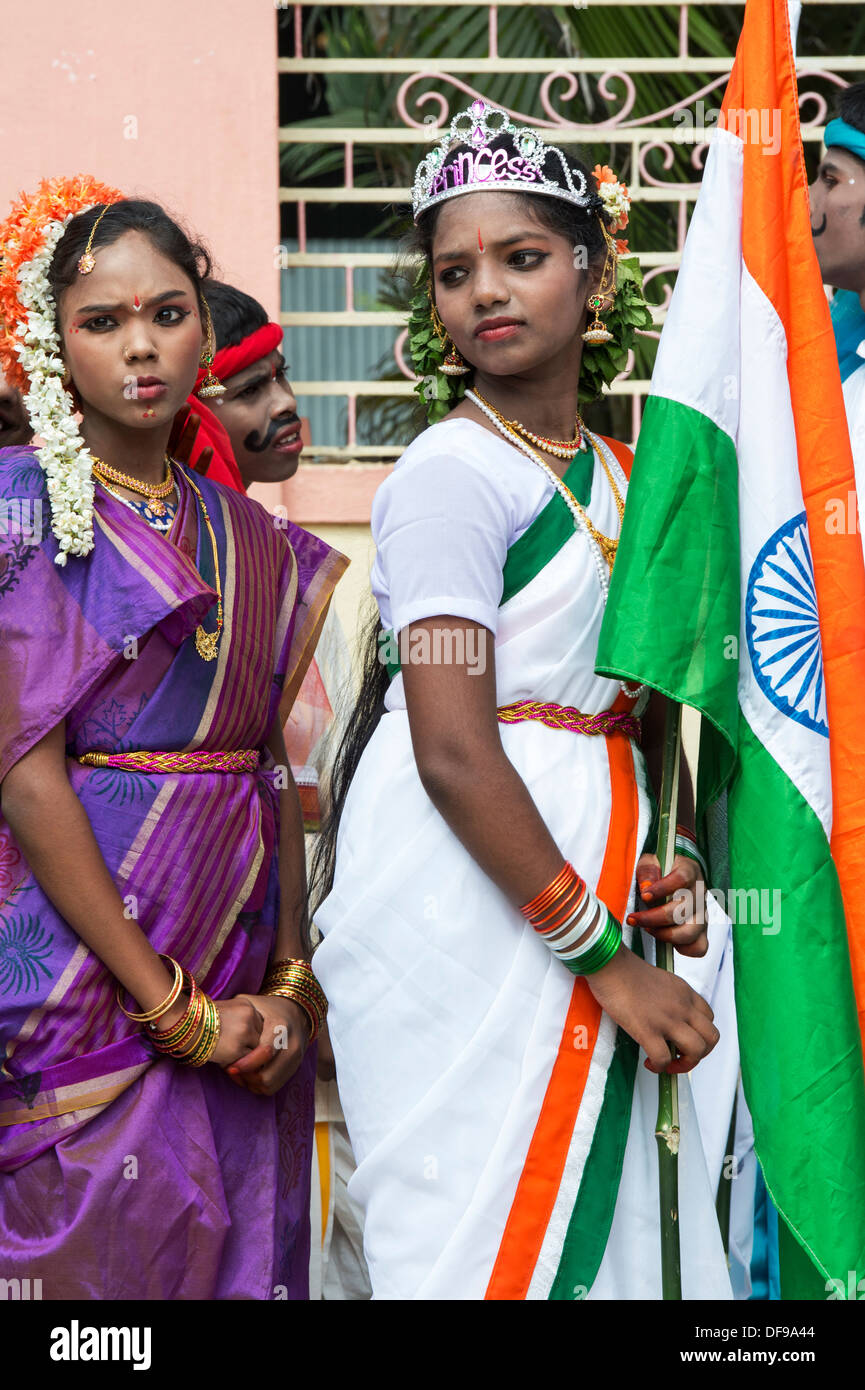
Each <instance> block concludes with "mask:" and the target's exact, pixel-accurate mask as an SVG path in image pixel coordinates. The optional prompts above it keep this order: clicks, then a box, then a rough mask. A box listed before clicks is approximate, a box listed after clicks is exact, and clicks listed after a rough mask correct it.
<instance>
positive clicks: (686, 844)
mask: <svg viewBox="0 0 865 1390" xmlns="http://www.w3.org/2000/svg"><path fill="white" fill-rule="evenodd" d="M676 853H677V854H682V855H684V857H685V858H686V859H693V861H694V863H695V864H697V865H698V866H699V868H700V870H701V871H702V874H703V882H704V883H707V882H708V880H709V870H708V868H707V866H706V861H705V859H704V858H703V856H702V854H701V853H700V851H699V850H698V849H697V846H696V845H695V844H694V841H693V840H689V839H686V837H685V836H684V835H677V836H676Z"/></svg>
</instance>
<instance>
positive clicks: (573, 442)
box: [472, 387, 589, 459]
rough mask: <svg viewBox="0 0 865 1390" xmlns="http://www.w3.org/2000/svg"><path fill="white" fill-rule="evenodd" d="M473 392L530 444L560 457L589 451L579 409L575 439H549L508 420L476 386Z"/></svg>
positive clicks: (484, 404)
mask: <svg viewBox="0 0 865 1390" xmlns="http://www.w3.org/2000/svg"><path fill="white" fill-rule="evenodd" d="M472 394H473V395H474V397H475V399H476V400H477V402H478V404H479V405H482V406H487V407H488V408H489V409H490V410H491V411H492V412H493V414H494V415H495V417H496V419H497V420H500V421H501V422H502V424H503V425H508V426H509V428H510V429H512V430H515V431H516V433H517V434H518V435H519V436H520V438H521V439H525V440H527V441H528V442H529V444H534V445H535V446H536V447H537V448H538V449H543V451H544V453H545V454H552V455H553V456H554V458H558V459H572V458H573V457H574V454H576V453H578V452H579V453H581V454H585V453H587V452H588V447H589V445H588V441H587V439H586V436H585V428H586V427H585V425H584V424H583V422H582V420H581V419H580V412H579V411H577V416H576V420H575V421H574V428H575V430H576V431H577V432H576V434H575V435H574V437H573V439H549V438H548V437H547V436H546V435H545V434H533V433H532V431H531V430H530V429H528V428H527V427H526V426H525V425H524V424H523V423H522V422H521V421H520V420H506V419H505V417H504V415H503V414H502V412H501V411H500V410H496V408H495V406H494V405H493V403H492V401H488V400H487V398H486V396H482V395H481V393H480V391H478V390H477V388H476V387H475V388H474V389H473V392H472Z"/></svg>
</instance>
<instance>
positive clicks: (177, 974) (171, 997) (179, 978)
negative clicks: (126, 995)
mask: <svg viewBox="0 0 865 1390" xmlns="http://www.w3.org/2000/svg"><path fill="white" fill-rule="evenodd" d="M159 959H160V960H167V961H170V962H171V964H172V965H173V966H174V983H173V985H172V986H171V989H170V990H169V991H168V994H167V995H166V996H165V998H164V999H163V1001H162V1003H161V1004H158V1005H157V1006H156V1008H155V1009H149V1010H148V1012H147V1013H144V1014H133V1013H130V1011H129V1009H124V1007H123V1004H122V1002H121V1001H122V998H123V986H122V985H118V986H117V991H116V994H115V998H116V1000H117V1007H118V1008H119V1010H120V1012H121V1013H122V1014H125V1015H126V1017H127V1018H131V1019H132V1022H133V1023H153V1022H154V1021H155V1020H156V1019H157V1018H161V1017H162V1015H163V1014H167V1013H168V1010H169V1009H170V1008H171V1006H172V1004H174V1003H175V1002H176V1001H177V999H178V998H179V996H180V991H181V989H182V988H183V966H182V965H178V963H177V961H176V960H175V959H174V958H173V956H163V955H162V954H161V953H160V956H159Z"/></svg>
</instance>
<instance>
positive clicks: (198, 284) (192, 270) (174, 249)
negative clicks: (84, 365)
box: [48, 198, 212, 318]
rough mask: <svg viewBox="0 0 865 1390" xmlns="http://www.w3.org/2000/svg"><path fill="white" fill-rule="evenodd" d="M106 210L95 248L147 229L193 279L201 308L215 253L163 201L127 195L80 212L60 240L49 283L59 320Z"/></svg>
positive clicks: (154, 242) (161, 249) (165, 253)
mask: <svg viewBox="0 0 865 1390" xmlns="http://www.w3.org/2000/svg"><path fill="white" fill-rule="evenodd" d="M103 212H104V216H102V217H101V220H100V221H99V225H98V227H96V230H95V232H94V235H93V242H92V246H91V249H92V250H93V251H98V250H99V248H100V247H101V246H111V245H112V244H113V243H114V242H115V241H118V240H119V238H120V237H122V236H123V235H124V233H125V232H142V233H143V234H144V236H146V237H147V238H148V240H149V241H150V242H151V243H152V245H153V246H154V248H155V249H156V250H157V251H158V252H159V253H160V254H161V255H163V256H165V258H166V260H169V261H173V263H174V264H175V265H176V266H177V267H178V268H179V269H180V270H182V271H183V273H184V274H185V275H187V276H188V277H189V279H190V280H191V281H192V283H193V285H194V286H195V293H196V295H197V297H198V307H199V309H201V308H202V303H203V295H202V284H203V282H204V280H205V279H206V278H207V277H208V276H209V275H210V273H211V269H212V266H211V260H210V253H209V252H208V250H207V248H206V247H205V246H203V245H202V244H201V243H200V242H198V241H193V240H192V238H191V237H189V236H187V234H186V232H185V231H184V230H183V228H182V227H181V226H180V225H179V224H178V223H177V222H175V221H174V219H173V218H172V217H169V215H168V213H167V212H166V211H165V209H164V208H163V207H160V205H159V204H158V203H150V202H146V201H145V200H143V199H140V198H122V199H121V200H120V201H119V202H117V203H111V204H110V205H109V207H108V209H107V211H105V210H104V205H103V204H100V205H99V206H98V207H92V208H88V209H87V211H86V212H79V213H78V214H77V215H76V216H75V217H73V218H72V220H71V221H70V222H69V225H68V226H67V228H66V230H65V232H64V233H63V235H62V237H61V238H60V240H59V241H58V243H57V246H56V248H55V251H54V256H53V258H52V261H51V265H50V267H49V269H48V287H49V289H50V291H51V295H52V297H53V299H54V303H55V305H56V306H57V307H56V310H55V312H56V314H57V316H58V318H59V313H60V296H61V295H62V293H63V291H64V290H68V289H69V287H70V286H71V285H74V284H75V283H76V281H77V279H78V262H79V260H80V259H81V256H82V255H83V253H84V248H85V247H86V245H87V242H88V239H89V237H90V233H91V232H93V229H94V226H95V224H96V220H97V218H100V214H102V213H103Z"/></svg>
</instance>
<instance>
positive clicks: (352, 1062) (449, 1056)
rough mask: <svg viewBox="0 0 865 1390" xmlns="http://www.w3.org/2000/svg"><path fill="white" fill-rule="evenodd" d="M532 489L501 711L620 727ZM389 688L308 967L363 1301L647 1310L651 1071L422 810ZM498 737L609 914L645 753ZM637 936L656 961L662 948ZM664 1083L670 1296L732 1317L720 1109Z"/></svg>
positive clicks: (572, 561)
mask: <svg viewBox="0 0 865 1390" xmlns="http://www.w3.org/2000/svg"><path fill="white" fill-rule="evenodd" d="M446 424H447V422H446ZM445 428H446V426H444V427H443V426H439V427H435V428H434V429H433V430H431V431H427V432H426V434H425V435H423V436H421V439H420V440H419V441H417V442H416V444H415V445H413V446H412V449H411V450H409V454H413V457H415V458H416V457H417V454H418V451H419V450H423V449H424V448H426V449H427V450H431V449H432V448H433V444H434V440H431V439H430V436H435V435H436V430H439V431H441V430H442V429H445ZM466 429H468V431H469V433H468V434H465V430H466ZM479 429H480V427H479V426H476V425H472V424H471V423H470V422H464V421H463V422H459V426H458V425H457V423H456V422H453V424H452V426H451V430H450V433H449V435H448V436H447V444H448V447H449V448H450V449H452V450H456V451H457V452H458V451H459V445H460V441H461V440H462V439H464V440H465V442H466V445H467V447H469V446H470V447H471V448H472V449H477V447H478V440H479V435H478V431H479ZM472 431H473V432H474V433H472ZM445 437H446V436H444V435H440V438H441V439H444V438H445ZM486 439H487V441H489V440H490V436H489V435H487V436H486ZM482 443H483V441H482ZM484 447H488V448H489V450H491V451H495V449H497V448H498V450H499V455H498V456H499V457H501V454H500V450H501V448H504V449H508V450H510V453H511V454H513V455H514V456H515V460H520V462H519V463H517V462H515V461H514V460H510V461H509V466H511V465H512V466H513V467H514V468H515V469H517V470H518V469H519V467H520V466H521V467H522V468H523V469H524V470H525V477H526V481H527V487H534V488H537V486H538V484H537V480H536V476H535V473H536V470H534V469H533V466H532V464H531V463H530V462H529V461H528V460H526V459H525V458H522V456H520V455H519V454H517V451H515V450H512V449H510V446H508V445H505V444H504V443H503V441H502V442H500V441H497V440H495V439H492V440H491V442H490V443H489V444H488V446H487V444H486V443H484ZM597 450H603V451H604V453H605V456H606V458H607V462H608V465H609V466H610V467H611V468H612V469H613V471H614V473H615V476H616V477H617V479H618V482H619V486H620V488H621V490H622V491H623V492H624V491H625V489H626V487H627V483H626V479H625V476H624V474H623V472H622V469H621V467H620V465H619V463H618V461H617V458H616V456H615V454H614V453H613V452H612V451H611V450H610V449H609V448H608V447H607V446H606V445H605V444H604V443H601V442H598V444H597V449H596V453H595V457H594V463H593V473H592V474H591V500H590V503H589V507H588V511H589V515H590V516H591V518H592V521H593V522H594V524H595V525H596V526H597V527H598V528H599V529H600V530H601V531H602V532H604V533H605V534H607V535H616V534H617V530H618V519H617V516H616V510H615V505H614V500H613V498H612V495H611V490H610V487H609V484H608V483H607V481H606V478H605V475H604V472H603V470H602V468H601V466H600V461H599V458H598V452H597ZM406 457H408V455H406V456H404V458H406ZM398 467H399V465H398ZM544 486H545V487H547V488H548V491H547V492H546V493H545V494H544V495H543V496H542V497H541V501H540V505H539V506H537V507H536V509H535V515H534V520H532V521H531V524H530V525H529V526H528V527H527V528H523V529H522V531H521V534H520V535H519V536H518V538H517V539H516V540H512V539H511V538H510V537H505V545H506V546H509V549H508V551H507V561H506V563H505V565H504V570H503V574H502V582H501V600H500V606H499V608H498V613H497V617H496V620H495V660H496V688H497V697H498V703H499V705H505V704H509V703H511V702H514V701H518V700H522V699H537V700H546V701H555V702H556V703H558V704H561V705H571V706H576V707H577V708H578V709H580V710H582V711H583V712H586V713H595V712H598V711H601V710H607V709H610V708H611V707H612V706H613V704H614V702H615V701H616V700H617V698H618V699H619V701H620V704H619V707H625V708H627V707H628V706H627V703H625V704H624V705H623V704H622V697H621V693H620V688H619V686H618V684H617V683H616V682H613V681H610V680H607V679H604V678H601V677H599V676H597V675H596V674H595V671H594V661H595V651H596V646H597V640H598V633H599V630H600V625H601V618H602V613H603V599H602V595H601V591H600V586H599V583H598V576H597V572H596V570H595V566H594V562H593V559H592V555H591V553H590V550H589V547H588V545H587V543H586V541H585V539H584V537H583V536H582V535H581V534H579V533H576V532H575V531H574V529H573V524H572V522H571V519H570V514H569V513H568V512H567V508H565V507H564V504H563V503H562V502H561V499H560V498H559V497H558V495H557V494H553V491H552V488H551V486H549V485H548V484H544ZM563 511H564V518H563V516H562V512H563ZM434 611H435V612H438V611H441V612H446V613H449V612H452V611H454V610H453V609H450V608H447V609H442V610H434ZM432 615H433V614H432V613H430V614H429V615H428V616H432ZM420 616H421V614H419V613H415V614H414V617H415V618H418V617H420ZM401 687H402V680H401V678H399V677H397V680H395V681H394V682H393V685H392V687H391V704H392V708H390V710H389V711H388V712H387V713H386V714H385V715H384V716H383V718H382V719H381V721H380V723H379V725H378V727H377V728H376V730H375V733H374V734H373V737H372V739H371V741H370V743H369V744H368V746H367V748H366V750H365V752H364V754H363V757H362V760H361V762H360V765H359V768H358V770H357V773H356V775H355V778H354V781H353V783H352V785H351V788H350V791H349V795H348V799H347V801H346V805H345V808H344V812H343V819H342V824H341V827H340V832H339V839H338V846H337V863H336V875H335V880H334V885H333V889H332V891H331V893H330V895H329V896H328V898H327V899H326V901H325V902H324V903H323V904H322V906H321V907H320V908H319V910H318V912H317V914H316V922H317V925H318V927H319V929H320V930H321V932H322V934H323V936H324V940H323V943H322V945H321V946H320V947H319V949H318V951H317V953H316V956H315V970H316V974H317V975H318V977H319V979H320V980H321V983H322V985H323V987H324V989H325V991H326V993H327V996H328V999H329V1001H330V1015H329V1023H330V1032H331V1037H332V1040H333V1047H334V1053H335V1057H336V1064H337V1073H338V1077H339V1089H340V1096H341V1099H342V1104H343V1108H344V1111H345V1116H346V1122H347V1125H348V1130H349V1135H350V1138H351V1142H352V1146H353V1149H354V1153H355V1157H356V1160H357V1171H356V1172H355V1174H354V1176H353V1178H352V1180H351V1183H350V1186H349V1191H350V1193H351V1196H352V1197H353V1198H354V1199H355V1200H356V1201H357V1202H358V1203H359V1204H360V1205H361V1207H362V1208H363V1209H364V1213H365V1228H364V1229H365V1254H366V1258H367V1262H368V1265H369V1270H370V1277H371V1280H372V1287H373V1296H374V1297H375V1298H384V1299H408V1298H417V1299H483V1298H490V1299H524V1298H529V1299H546V1298H552V1299H566V1300H570V1299H583V1298H590V1299H594V1298H603V1299H637V1298H653V1299H654V1298H660V1296H661V1277H660V1253H659V1252H660V1235H659V1216H658V1187H657V1152H656V1140H655V1137H654V1128H655V1114H656V1110H657V1078H656V1077H655V1076H654V1075H653V1074H652V1073H649V1072H647V1071H646V1070H645V1068H644V1067H643V1065H642V1062H643V1060H644V1058H643V1056H642V1055H641V1056H640V1057H639V1058H638V1057H637V1048H636V1045H635V1044H634V1043H633V1042H632V1041H631V1040H630V1039H629V1038H627V1037H626V1036H625V1035H624V1034H623V1033H622V1031H621V1030H619V1029H617V1027H616V1025H615V1023H614V1022H613V1020H612V1019H611V1018H610V1017H608V1016H607V1015H606V1014H603V1013H602V1012H601V1010H600V1009H599V1008H598V1006H597V1005H596V1003H595V1001H594V998H593V996H592V994H591V992H590V990H589V988H588V986H587V984H586V982H585V981H584V980H581V979H575V978H574V976H573V975H571V974H570V973H569V972H568V970H567V969H566V968H565V967H564V966H563V965H562V964H561V963H560V962H559V961H558V960H556V959H554V958H553V956H552V955H551V954H550V952H549V950H548V949H547V947H546V946H545V945H544V943H543V942H542V941H541V940H540V939H539V938H538V936H537V935H536V934H535V932H534V931H533V929H532V928H531V927H530V926H529V925H528V924H527V923H526V922H525V920H524V919H523V918H522V916H521V914H520V913H519V911H518V910H517V909H516V908H515V907H513V906H512V905H511V903H510V902H509V901H508V900H507V899H506V898H505V896H504V895H503V894H502V893H501V892H500V891H499V889H498V888H497V887H496V886H495V885H494V884H493V883H492V882H491V881H490V879H489V878H488V877H487V876H486V875H485V874H484V872H483V871H482V870H481V869H480V868H479V867H478V865H477V864H476V863H475V861H474V860H473V859H472V857H471V855H470V854H469V853H468V852H467V850H466V849H465V848H464V847H463V845H462V844H461V843H460V841H459V840H458V839H457V837H456V836H455V835H454V834H453V833H452V831H451V830H450V829H449V828H448V826H447V824H446V823H445V821H444V820H443V819H442V817H441V816H440V815H439V813H438V812H437V811H436V809H435V807H434V806H433V805H432V803H431V801H430V800H429V797H428V796H427V794H426V792H425V791H424V789H423V786H422V785H421V782H420V779H419V776H418V772H417V768H416V765H415V761H414V757H413V753H412V744H411V738H410V734H409V726H408V718H407V715H406V713H405V709H404V708H400V707H399V706H400V705H401V704H403V705H404V699H403V698H402V694H401ZM500 731H501V738H502V743H503V746H504V749H505V752H506V753H507V755H508V757H509V758H510V760H511V761H512V763H513V764H514V766H515V767H516V769H517V770H518V772H519V773H520V775H521V777H522V778H523V780H524V781H525V783H526V785H527V787H528V788H529V790H530V792H531V795H532V797H533V799H534V801H535V804H536V805H537V807H538V810H539V812H540V814H541V816H542V817H543V819H544V821H545V823H546V825H547V826H548V828H549V830H550V832H551V834H552V835H553V837H554V839H555V840H556V843H557V844H558V845H559V847H560V849H561V850H562V852H563V854H564V855H565V856H566V858H568V859H570V860H571V862H572V863H573V864H574V865H575V867H576V868H577V870H578V872H579V873H580V874H582V875H583V877H584V878H586V880H587V881H588V882H589V883H590V884H591V886H592V887H593V888H595V890H596V891H597V892H598V893H599V896H600V897H602V898H603V899H604V900H605V901H606V902H607V904H608V905H609V907H610V908H611V910H612V911H613V912H614V913H615V914H616V916H617V917H618V918H619V919H620V920H623V919H624V917H625V915H626V913H627V911H628V909H629V907H630V906H631V905H632V901H633V900H632V891H633V884H634V870H635V866H636V861H637V858H638V856H639V853H640V850H641V848H642V845H643V843H644V840H645V836H646V832H647V830H648V826H649V819H650V799H649V795H648V793H647V790H646V773H645V764H644V759H643V755H642V753H641V752H640V750H639V747H638V746H637V744H636V743H633V742H632V741H630V740H628V739H627V738H626V737H625V736H624V735H622V734H617V735H614V736H611V737H587V736H584V735H581V734H577V733H573V732H569V731H565V730H555V729H550V728H547V727H546V726H544V725H542V724H540V723H537V722H530V723H521V724H514V725H500ZM717 922H718V925H719V926H720V933H719V941H718V943H717V944H715V945H714V946H713V949H712V952H711V954H710V956H709V957H707V958H706V960H705V961H701V962H689V963H688V976H689V978H690V979H691V982H692V983H694V984H695V987H697V988H700V987H701V985H702V987H703V992H704V993H705V994H706V995H707V997H709V998H710V1001H711V996H712V994H713V992H714V991H716V990H717V989H718V988H719V987H720V986H719V981H722V980H723V979H724V978H725V977H724V975H723V972H720V970H719V966H720V961H721V958H722V956H723V954H724V948H725V942H726V930H727V927H726V921H725V919H724V918H723V917H722V916H721V915H720V914H719V915H718V918H717ZM625 932H626V940H629V939H630V932H629V930H628V928H627V927H626V928H625ZM642 943H643V950H644V952H645V953H646V954H648V956H649V958H650V959H651V952H652V949H653V943H652V941H651V940H650V939H649V938H647V937H645V936H643V938H642ZM678 959H679V958H677V961H678ZM677 968H678V966H677ZM701 969H702V975H701ZM723 990H726V984H724V985H723ZM722 992H723V991H722ZM719 1047H723V1043H721V1044H719ZM709 1060H711V1059H709ZM729 1070H730V1067H729V1066H725V1067H724V1068H722V1069H721V1071H723V1072H724V1074H725V1075H726V1072H728V1071H729ZM698 1071H699V1068H698ZM732 1072H733V1075H732V1086H733V1087H735V1066H733V1068H732ZM719 1074H720V1071H718V1070H717V1069H716V1076H717V1075H719ZM679 1086H680V1095H681V1111H682V1131H683V1137H682V1147H681V1150H680V1157H679V1184H680V1231H681V1245H682V1275H683V1290H684V1296H685V1298H691V1299H695V1298H700V1299H706V1298H712V1299H714V1298H729V1297H730V1296H731V1292H730V1281H729V1277H728V1273H727V1266H726V1259H725V1256H724V1252H723V1248H722V1244H721V1239H720V1235H719V1230H718V1224H717V1219H716V1215H715V1209H714V1190H715V1183H716V1181H717V1175H718V1172H719V1171H720V1166H721V1158H722V1154H723V1143H724V1139H725V1138H726V1120H728V1119H729V1113H730V1112H729V1105H727V1102H726V1099H725V1098H724V1097H722V1096H718V1098H717V1105H718V1111H719V1114H720V1115H721V1116H722V1119H721V1121H720V1122H719V1123H718V1124H717V1125H716V1126H715V1130H716V1131H717V1134H716V1135H713V1139H712V1151H711V1152H707V1151H706V1150H705V1146H704V1142H703V1139H702V1138H701V1132H700V1128H699V1126H698V1123H697V1119H696V1114H695V1109H694V1105H693V1103H692V1099H691V1096H690V1086H689V1082H688V1079H687V1078H684V1077H683V1078H680V1082H679ZM731 1094H732V1091H731ZM725 1106H726V1111H724V1107H725ZM705 1109H706V1114H707V1115H708V1114H709V1112H710V1109H711V1106H710V1105H708V1104H707V1105H706V1107H705ZM724 1113H725V1114H726V1120H724V1119H723V1115H724ZM721 1131H723V1135H722V1137H721V1138H720V1139H718V1137H717V1135H720V1134H721ZM719 1144H720V1146H721V1148H720V1151H719V1152H715V1150H717V1149H718V1145H719ZM707 1159H708V1168H709V1169H711V1170H712V1172H711V1177H710V1173H709V1171H707Z"/></svg>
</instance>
